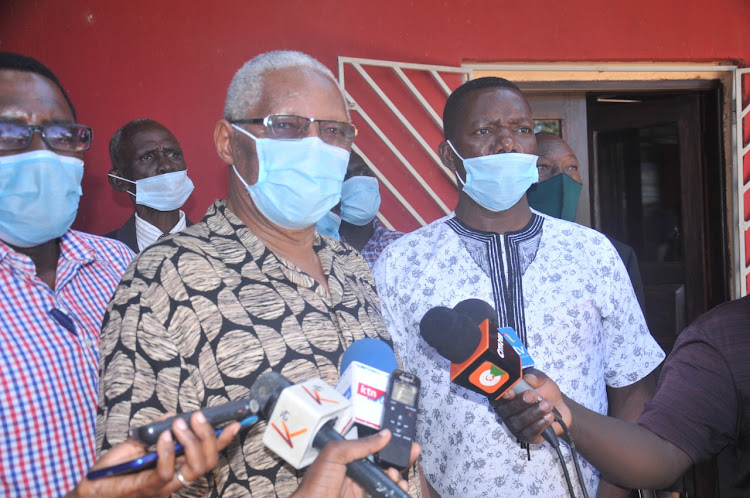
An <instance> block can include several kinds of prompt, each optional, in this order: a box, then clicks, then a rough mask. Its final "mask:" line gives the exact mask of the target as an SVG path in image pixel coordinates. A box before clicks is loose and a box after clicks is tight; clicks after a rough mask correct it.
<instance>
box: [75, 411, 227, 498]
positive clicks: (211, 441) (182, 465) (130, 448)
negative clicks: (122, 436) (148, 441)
mask: <svg viewBox="0 0 750 498" xmlns="http://www.w3.org/2000/svg"><path fill="white" fill-rule="evenodd" d="M190 425H191V427H192V429H193V430H192V431H191V430H190V428H188V426H187V424H186V423H185V422H184V421H183V420H180V419H177V420H175V422H174V423H173V424H172V431H173V432H174V434H175V435H176V436H177V440H178V441H179V442H180V443H182V445H183V446H184V447H185V455H184V456H182V457H179V458H175V452H174V441H173V440H172V435H171V434H170V433H169V431H164V432H163V433H162V434H161V435H160V436H159V440H158V441H157V442H156V451H157V453H158V454H159V458H158V460H157V462H156V468H155V469H149V470H143V471H141V472H138V473H135V474H129V475H123V476H113V477H104V478H101V479H97V480H94V481H90V480H88V479H85V478H84V480H83V481H81V482H80V483H79V484H78V486H76V488H75V489H74V490H73V491H71V492H70V493H68V495H66V498H88V497H92V498H124V497H152V496H164V495H168V494H171V493H174V492H175V491H177V490H179V489H180V488H182V487H183V486H184V484H183V482H181V481H180V479H179V478H178V475H181V476H182V479H183V480H184V482H185V483H188V485H189V483H190V482H191V481H193V480H195V479H198V478H199V477H201V476H202V475H204V474H205V473H206V472H208V471H209V470H211V469H213V468H214V467H216V464H217V463H218V461H219V451H221V450H223V449H224V448H226V447H227V445H229V443H230V441H232V439H233V438H234V436H235V435H236V434H237V431H238V430H239V428H240V424H239V423H237V422H233V423H232V424H230V425H228V426H227V427H226V428H225V429H224V431H223V432H222V433H221V435H220V436H219V437H218V438H217V437H216V435H215V431H214V428H213V427H212V426H211V424H209V423H208V422H207V421H206V419H205V417H204V416H203V414H202V413H200V412H197V413H195V414H194V415H193V416H192V417H191V418H190ZM145 454H146V447H145V446H144V445H143V444H142V443H140V442H138V441H135V440H134V439H128V440H127V441H124V442H122V443H120V444H118V445H117V446H115V447H113V448H112V449H111V450H109V451H108V452H107V453H106V454H105V455H104V456H103V457H102V458H100V459H99V460H98V461H97V462H96V463H95V464H94V466H93V467H92V470H96V469H100V468H104V467H111V466H113V465H117V464H119V463H123V462H128V461H130V460H134V459H136V458H138V457H141V456H143V455H145Z"/></svg>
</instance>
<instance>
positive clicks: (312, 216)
mask: <svg viewBox="0 0 750 498" xmlns="http://www.w3.org/2000/svg"><path fill="white" fill-rule="evenodd" d="M232 126H233V127H234V128H235V129H237V130H239V131H240V132H242V133H244V134H245V135H247V136H248V137H250V138H252V139H253V140H255V150H256V152H257V155H258V181H257V182H255V185H248V184H247V182H246V181H245V179H244V178H242V177H241V176H240V174H239V173H237V168H235V167H234V166H232V168H233V169H234V173H235V174H236V175H237V177H238V178H239V179H240V181H241V182H242V183H243V184H244V185H245V188H246V189H247V192H248V193H249V194H250V197H251V198H252V199H253V202H254V203H255V206H256V207H257V208H258V210H259V211H260V212H261V213H263V216H265V217H266V218H268V219H269V220H271V221H272V222H274V223H276V224H277V225H279V226H281V227H284V228H290V229H300V228H305V227H309V226H311V225H314V224H315V223H317V221H318V220H320V219H321V218H322V217H323V215H324V214H326V211H330V209H331V208H332V207H333V206H335V205H336V204H338V203H339V200H340V199H341V184H342V183H343V182H344V176H346V167H347V164H348V163H349V151H347V150H344V149H342V148H339V147H335V146H333V145H328V144H327V143H325V142H323V141H322V140H320V139H319V138H318V137H307V138H303V139H300V140H273V139H270V138H256V137H255V136H253V135H252V134H250V133H249V132H247V131H246V130H244V129H242V128H240V127H239V126H237V125H232Z"/></svg>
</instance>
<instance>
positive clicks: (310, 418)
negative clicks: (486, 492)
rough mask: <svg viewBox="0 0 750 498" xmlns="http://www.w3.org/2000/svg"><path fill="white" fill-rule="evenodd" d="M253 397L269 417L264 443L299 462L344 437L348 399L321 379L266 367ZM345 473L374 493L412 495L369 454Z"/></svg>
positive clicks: (348, 419)
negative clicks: (297, 379)
mask: <svg viewBox="0 0 750 498" xmlns="http://www.w3.org/2000/svg"><path fill="white" fill-rule="evenodd" d="M250 397H251V398H252V399H257V400H258V402H259V403H260V413H259V414H260V415H261V416H262V417H264V418H265V419H266V420H267V421H268V427H267V428H266V432H265V434H264V436H263V443H264V444H265V445H266V447H268V448H269V449H270V450H272V451H273V452H274V453H276V454H277V455H279V456H280V457H282V458H283V459H284V460H285V461H286V462H287V463H289V464H290V465H292V466H293V467H295V468H301V467H304V466H305V465H307V464H309V463H311V462H312V461H313V460H314V458H315V457H317V450H321V449H322V448H323V447H324V446H325V445H326V444H327V443H329V442H331V441H343V440H344V438H343V437H342V436H341V435H340V434H339V433H338V432H337V431H336V429H335V428H334V426H335V425H340V426H349V425H351V404H350V403H349V401H348V400H346V398H344V397H343V396H341V395H340V394H339V393H338V392H336V391H335V390H334V389H333V388H332V387H330V386H328V385H327V384H326V383H325V382H323V381H322V380H320V379H313V380H310V381H306V382H303V383H301V384H292V383H291V382H289V380H287V379H286V378H285V377H284V376H283V375H281V374H279V373H276V372H273V371H271V372H266V373H264V374H262V375H260V376H259V377H258V379H257V380H256V381H255V383H253V385H252V387H251V388H250ZM342 409H343V410H344V411H342ZM341 418H344V419H345V420H343V421H341V420H338V419H341ZM346 475H348V476H349V477H351V478H352V479H354V480H355V481H356V482H357V483H358V484H359V485H360V486H362V487H363V488H364V489H365V491H367V492H368V493H369V494H370V495H373V496H382V497H388V498H409V495H408V494H407V493H406V492H404V490H402V489H401V488H400V487H398V485H397V484H396V483H395V482H393V481H392V480H391V479H390V478H389V477H388V476H387V475H386V474H385V472H383V471H382V470H381V469H380V468H379V467H378V466H377V465H375V464H374V463H372V462H370V461H369V460H367V459H361V460H355V461H353V462H350V463H348V464H347V465H346Z"/></svg>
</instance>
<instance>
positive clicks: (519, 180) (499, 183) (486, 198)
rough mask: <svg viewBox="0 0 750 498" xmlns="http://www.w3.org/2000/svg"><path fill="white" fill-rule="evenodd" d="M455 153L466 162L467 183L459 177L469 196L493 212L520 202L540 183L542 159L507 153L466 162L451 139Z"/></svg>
mask: <svg viewBox="0 0 750 498" xmlns="http://www.w3.org/2000/svg"><path fill="white" fill-rule="evenodd" d="M448 145H450V147H451V149H453V152H455V153H456V155H457V156H458V157H459V159H461V160H462V161H463V162H464V171H466V182H465V183H464V181H463V180H461V177H460V176H458V175H456V177H457V178H458V181H459V182H461V184H462V185H463V190H464V192H466V194H467V195H468V196H469V197H471V198H472V199H474V200H475V201H476V202H477V203H478V204H479V205H480V206H482V207H483V208H485V209H488V210H490V211H505V210H507V209H510V208H512V207H513V206H515V205H516V203H517V202H518V201H519V200H521V197H523V194H525V193H526V191H527V190H528V189H529V187H530V186H531V185H533V184H534V183H537V182H538V181H539V170H537V168H536V161H537V159H539V156H535V155H533V154H520V153H517V152H508V153H503V154H490V155H489V156H479V157H470V158H468V159H464V158H463V157H461V155H460V154H459V153H458V151H456V148H455V147H453V144H452V143H451V142H450V140H448Z"/></svg>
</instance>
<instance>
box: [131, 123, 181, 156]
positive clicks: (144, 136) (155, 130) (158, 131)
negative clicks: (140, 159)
mask: <svg viewBox="0 0 750 498" xmlns="http://www.w3.org/2000/svg"><path fill="white" fill-rule="evenodd" d="M127 138H128V140H127V141H128V142H129V143H130V144H131V145H132V146H133V148H134V149H136V150H137V149H142V148H150V147H154V146H158V145H165V144H168V145H170V146H173V147H174V146H176V147H177V148H179V146H180V144H179V143H178V142H177V138H175V136H174V135H173V134H172V132H171V131H169V130H168V129H166V128H165V127H163V126H161V125H158V124H153V123H152V124H147V125H143V126H139V127H138V128H136V129H135V130H133V131H132V132H131V133H130V134H129V137H127Z"/></svg>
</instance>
